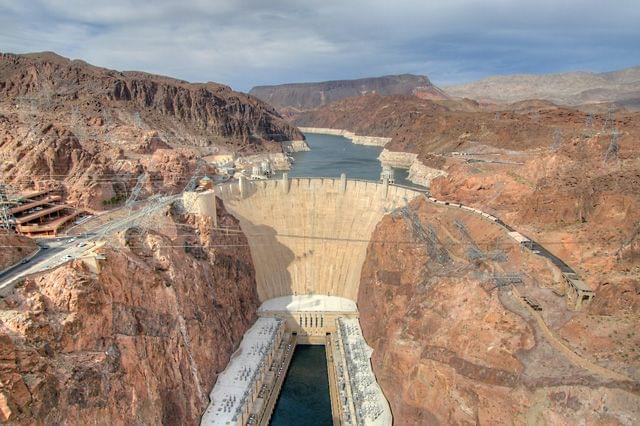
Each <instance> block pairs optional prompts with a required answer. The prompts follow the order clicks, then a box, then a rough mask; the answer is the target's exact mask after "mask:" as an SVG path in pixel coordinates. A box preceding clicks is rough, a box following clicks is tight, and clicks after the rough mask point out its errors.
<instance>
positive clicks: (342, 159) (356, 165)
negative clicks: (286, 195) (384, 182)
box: [289, 133, 416, 186]
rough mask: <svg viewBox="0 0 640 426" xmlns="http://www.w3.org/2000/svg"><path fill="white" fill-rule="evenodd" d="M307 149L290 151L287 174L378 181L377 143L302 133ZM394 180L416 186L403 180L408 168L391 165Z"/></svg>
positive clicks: (378, 152)
mask: <svg viewBox="0 0 640 426" xmlns="http://www.w3.org/2000/svg"><path fill="white" fill-rule="evenodd" d="M304 136H305V137H306V138H307V143H308V144H309V146H310V147H311V151H306V152H296V153H294V154H293V158H294V159H295V163H294V164H293V167H292V169H291V170H290V171H289V177H340V174H341V173H346V174H347V178H350V179H366V180H373V181H378V180H379V179H380V173H381V172H382V165H381V164H380V161H378V156H379V155H380V153H381V152H382V148H381V147H377V146H367V145H356V144H353V143H351V141H350V140H349V139H347V138H344V137H342V136H333V135H322V134H316V133H305V135H304ZM394 171H395V183H397V184H400V185H407V186H416V185H415V184H414V183H412V182H410V181H408V180H407V175H408V170H403V169H394Z"/></svg>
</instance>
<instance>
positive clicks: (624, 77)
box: [445, 66, 640, 108]
mask: <svg viewBox="0 0 640 426" xmlns="http://www.w3.org/2000/svg"><path fill="white" fill-rule="evenodd" d="M445 90H446V92H447V93H448V94H449V95H451V96H458V97H466V98H471V99H476V100H478V101H488V102H516V101H523V100H526V99H544V100H549V101H552V102H555V103H559V104H563V105H580V104H586V103H600V102H615V103H617V104H619V105H623V106H628V107H635V108H637V107H640V66H637V67H633V68H626V69H623V70H619V71H612V72H605V73H591V72H569V73H562V74H547V75H532V74H521V75H507V76H493V77H489V78H485V79H483V80H479V81H475V82H472V83H468V84H461V85H456V86H449V87H446V88H445Z"/></svg>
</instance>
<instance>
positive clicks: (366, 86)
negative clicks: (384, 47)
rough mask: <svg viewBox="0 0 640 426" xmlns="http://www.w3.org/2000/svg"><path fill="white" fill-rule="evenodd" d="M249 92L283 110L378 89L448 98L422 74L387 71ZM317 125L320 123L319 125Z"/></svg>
mask: <svg viewBox="0 0 640 426" xmlns="http://www.w3.org/2000/svg"><path fill="white" fill-rule="evenodd" d="M249 93H250V94H252V95H254V96H256V97H258V98H260V99H262V100H263V101H265V102H268V103H269V104H271V105H273V106H275V107H276V108H279V109H281V110H284V111H289V112H300V111H307V110H312V109H316V108H319V107H322V106H324V105H326V104H329V103H331V102H334V101H338V100H340V99H344V98H349V97H354V96H363V95H366V94H371V93H377V94H379V95H415V96H418V97H421V98H425V99H447V95H446V94H445V93H444V92H443V91H441V90H440V89H438V88H437V87H436V86H434V85H433V84H432V83H431V82H430V81H429V79H428V78H427V77H426V76H423V75H411V74H402V75H387V76H383V77H372V78H361V79H357V80H335V81H323V82H318V83H296V84H281V85H277V86H257V87H254V88H252V89H251V90H250V91H249ZM318 127H319V126H318Z"/></svg>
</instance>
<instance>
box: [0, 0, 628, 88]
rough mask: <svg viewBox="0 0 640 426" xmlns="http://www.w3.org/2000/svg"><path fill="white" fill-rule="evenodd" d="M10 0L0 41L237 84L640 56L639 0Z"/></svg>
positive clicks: (451, 77)
mask: <svg viewBox="0 0 640 426" xmlns="http://www.w3.org/2000/svg"><path fill="white" fill-rule="evenodd" d="M91 3H98V2H88V1H79V0H64V1H53V0H38V1H29V0H21V1H16V0H0V51H3V52H15V53H21V52H33V51H42V50H52V51H55V52H56V53H59V54H61V55H63V56H67V57H71V58H79V59H84V60H86V61H87V62H90V63H93V64H95V65H100V66H105V67H109V68H115V69H118V70H132V69H136V70H143V71H148V72H153V73H160V74H166V75H170V76H174V77H178V78H182V79H186V80H190V81H217V82H221V83H225V84H229V85H231V86H232V87H233V88H235V89H238V90H244V91H247V90H249V89H250V88H251V87H252V86H254V85H258V84H276V83H286V82H299V81H321V80H332V79H346V78H358V77H365V76H377V75H383V74H396V73H405V72H409V73H416V74H426V75H428V76H429V77H430V78H431V79H432V80H433V81H434V82H435V83H436V84H439V85H447V84H454V83H460V82H467V81H471V80H475V79H478V78H482V77H485V76H489V75H494V74H513V73H546V72H562V71H571V70H590V71H608V70H613V69H618V68H623V67H627V66H633V65H638V64H640V24H639V23H640V0H598V1H592V0H581V1H580V0H537V1H519V0H437V1H436V0H355V1H351V0H340V1H334V0H209V1H207V0H182V1H167V0H160V1H155V2H153V5H149V4H148V3H150V2H144V1H140V0H137V1H133V0H131V1H129V0H109V1H106V2H99V3H101V4H100V5H97V4H96V5H91V6H87V4H91Z"/></svg>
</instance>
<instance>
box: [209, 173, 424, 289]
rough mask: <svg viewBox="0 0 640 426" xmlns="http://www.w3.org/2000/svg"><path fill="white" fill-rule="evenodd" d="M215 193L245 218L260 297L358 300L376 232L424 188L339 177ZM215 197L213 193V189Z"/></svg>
mask: <svg viewBox="0 0 640 426" xmlns="http://www.w3.org/2000/svg"><path fill="white" fill-rule="evenodd" d="M243 185H245V186H244V188H243V191H242V192H240V189H239V184H238V183H230V184H225V185H220V186H217V187H216V188H215V194H216V195H217V196H218V197H219V198H221V199H222V200H224V203H225V205H226V206H227V209H228V210H229V212H230V213H232V214H233V215H234V216H235V217H237V218H238V219H239V220H240V226H241V227H242V230H243V232H244V233H245V235H246V236H247V239H248V241H249V245H250V248H251V255H252V258H253V262H254V265H255V269H256V281H257V285H258V295H259V297H260V300H261V301H264V300H267V299H271V298H274V297H279V296H286V295H291V294H322V295H330V296H341V297H346V298H349V299H351V300H355V298H356V296H357V294H358V286H359V284H360V271H361V269H362V263H363V261H364V258H365V253H366V248H367V244H368V243H369V238H370V236H371V232H372V231H373V229H374V228H375V226H376V224H377V223H378V222H379V221H380V219H381V218H382V217H383V216H384V215H385V214H387V213H388V212H389V211H391V210H392V209H394V208H396V207H399V206H403V205H405V204H406V202H407V200H411V199H412V198H414V197H416V196H418V195H419V193H418V192H416V191H412V190H409V189H404V188H399V187H396V186H389V187H385V186H384V185H382V184H379V183H375V182H363V181H351V180H345V181H342V180H340V179H326V178H325V179H323V178H312V179H290V180H288V181H283V180H279V181H275V180H270V181H252V182H248V181H244V183H243ZM210 196H211V197H212V196H213V194H211V195H210Z"/></svg>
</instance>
